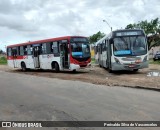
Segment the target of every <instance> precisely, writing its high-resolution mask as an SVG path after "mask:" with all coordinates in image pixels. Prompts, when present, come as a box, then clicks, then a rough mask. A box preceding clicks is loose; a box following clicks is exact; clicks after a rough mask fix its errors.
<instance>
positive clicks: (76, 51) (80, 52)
mask: <svg viewBox="0 0 160 130" xmlns="http://www.w3.org/2000/svg"><path fill="white" fill-rule="evenodd" d="M71 51H72V56H73V57H76V58H86V57H90V49H89V45H88V43H80V42H74V43H71Z"/></svg>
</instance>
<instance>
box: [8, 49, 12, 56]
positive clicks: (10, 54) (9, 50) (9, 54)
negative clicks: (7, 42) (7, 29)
mask: <svg viewBox="0 0 160 130" xmlns="http://www.w3.org/2000/svg"><path fill="white" fill-rule="evenodd" d="M7 55H8V56H12V50H11V48H8V49H7Z"/></svg>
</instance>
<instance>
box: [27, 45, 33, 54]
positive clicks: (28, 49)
mask: <svg viewBox="0 0 160 130" xmlns="http://www.w3.org/2000/svg"><path fill="white" fill-rule="evenodd" d="M31 54H32V51H31V45H28V46H27V55H31Z"/></svg>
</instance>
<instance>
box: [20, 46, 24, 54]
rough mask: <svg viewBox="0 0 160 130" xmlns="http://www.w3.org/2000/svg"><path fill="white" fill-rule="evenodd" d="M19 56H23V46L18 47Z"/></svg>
mask: <svg viewBox="0 0 160 130" xmlns="http://www.w3.org/2000/svg"><path fill="white" fill-rule="evenodd" d="M20 55H21V56H23V55H24V48H23V46H20Z"/></svg>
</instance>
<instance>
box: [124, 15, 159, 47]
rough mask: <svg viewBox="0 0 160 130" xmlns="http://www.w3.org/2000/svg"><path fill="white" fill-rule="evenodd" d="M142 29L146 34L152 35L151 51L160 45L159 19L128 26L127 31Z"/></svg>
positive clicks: (150, 38) (150, 41) (149, 42)
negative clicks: (153, 47) (156, 45)
mask: <svg viewBox="0 0 160 130" xmlns="http://www.w3.org/2000/svg"><path fill="white" fill-rule="evenodd" d="M134 28H141V29H143V30H144V31H145V33H146V34H147V35H148V34H152V37H148V47H149V49H150V48H151V47H152V46H154V45H155V44H157V43H158V44H160V41H159V40H160V39H159V34H160V21H159V18H156V19H153V20H151V21H150V22H148V21H147V20H145V21H141V22H139V23H134V24H128V25H127V26H126V29H134Z"/></svg>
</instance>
